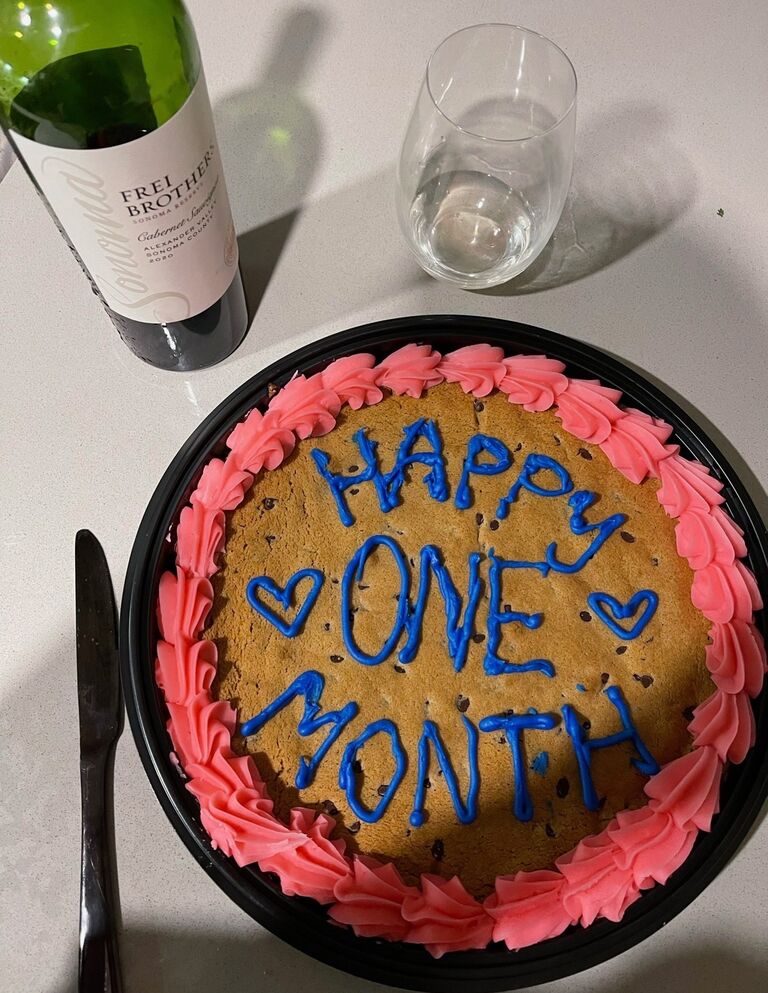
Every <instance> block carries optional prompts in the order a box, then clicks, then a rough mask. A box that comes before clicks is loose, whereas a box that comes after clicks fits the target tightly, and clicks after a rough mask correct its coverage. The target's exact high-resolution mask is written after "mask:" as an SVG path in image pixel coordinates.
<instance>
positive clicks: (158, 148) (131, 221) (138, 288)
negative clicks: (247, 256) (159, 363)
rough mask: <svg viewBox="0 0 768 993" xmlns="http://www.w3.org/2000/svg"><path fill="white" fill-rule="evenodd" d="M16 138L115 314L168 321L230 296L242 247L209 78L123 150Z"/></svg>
mask: <svg viewBox="0 0 768 993" xmlns="http://www.w3.org/2000/svg"><path fill="white" fill-rule="evenodd" d="M13 140H14V142H15V144H16V146H17V149H18V151H19V153H20V154H21V156H22V157H23V159H24V160H25V162H26V164H27V166H28V168H29V171H30V172H31V173H32V175H33V177H34V178H35V180H36V181H37V183H38V184H39V186H40V188H41V190H42V191H43V193H44V194H45V196H46V198H47V200H48V202H49V204H50V205H51V207H52V208H53V211H54V213H55V214H56V215H57V217H58V219H59V222H60V223H61V225H62V227H63V228H64V230H65V231H66V233H67V236H68V237H69V239H70V241H71V242H72V244H73V246H74V248H75V250H76V252H77V253H78V255H79V256H80V258H81V259H82V261H83V263H84V265H85V267H86V268H87V269H88V271H89V272H90V275H91V277H92V278H93V281H94V282H95V283H96V286H97V287H98V289H99V290H100V292H101V294H102V296H103V297H104V299H105V300H106V302H107V304H108V305H109V306H110V307H111V308H112V310H114V311H116V312H117V313H118V314H122V315H123V316H124V317H132V318H134V320H138V321H147V322H148V323H152V324H155V323H170V322H171V321H181V320H184V319H185V318H187V317H193V316H194V315H195V314H199V313H200V312H201V311H203V310H206V309H207V308H208V307H210V306H211V305H212V304H213V303H215V302H216V301H217V300H218V299H219V298H220V297H221V296H222V295H223V294H224V293H225V292H226V290H227V288H228V287H229V285H230V283H231V282H232V279H233V277H234V275H235V271H236V267H237V259H238V252H237V241H236V239H235V228H234V225H233V223H232V213H231V210H230V207H229V199H228V197H227V189H226V186H225V183H224V173H223V170H222V166H221V159H220V157H219V150H218V147H217V144H216V134H215V132H214V128H213V118H212V116H211V105H210V102H209V100H208V91H207V89H206V85H205V79H204V77H203V75H202V72H201V74H200V78H199V79H198V81H197V83H196V84H195V87H194V89H193V90H192V93H191V94H190V95H189V98H188V99H187V101H186V102H185V104H184V106H183V107H181V109H180V110H179V111H178V112H177V113H176V114H174V116H173V117H172V118H171V119H170V120H169V121H166V123H165V124H163V125H161V126H160V127H159V128H157V129H156V130H155V131H151V132H150V133H149V134H146V135H143V136H142V137H141V138H136V139H135V140H134V141H130V142H126V143H125V144H123V145H116V146H114V147H111V148H96V149H84V150H83V149H70V148H53V147H51V146H50V145H42V144H40V143H39V142H36V141H32V140H30V139H29V138H25V137H23V136H22V135H19V134H16V133H14V135H13Z"/></svg>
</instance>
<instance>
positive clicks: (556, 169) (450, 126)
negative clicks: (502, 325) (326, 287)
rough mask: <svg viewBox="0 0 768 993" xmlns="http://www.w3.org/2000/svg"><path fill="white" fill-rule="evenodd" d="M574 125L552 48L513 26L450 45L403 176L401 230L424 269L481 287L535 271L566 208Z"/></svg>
mask: <svg viewBox="0 0 768 993" xmlns="http://www.w3.org/2000/svg"><path fill="white" fill-rule="evenodd" d="M575 124H576V73H575V71H574V68H573V66H572V65H571V62H570V60H569V58H568V56H567V55H566V54H565V53H564V52H563V51H562V49H560V48H558V47H557V45H555V44H554V42H552V41H550V40H549V39H548V38H545V37H543V35H540V34H537V33H536V32H535V31H529V30H528V29H527V28H521V27H516V26H514V25H511V24H478V25H475V26H474V27H469V28H464V29H463V30H461V31H457V32H456V33H455V34H452V35H450V37H448V38H446V39H445V41H443V42H442V44H441V45H440V46H439V47H438V48H437V50H436V51H435V53H434V54H433V55H432V58H431V59H430V60H429V62H428V64H427V72H426V76H425V78H424V82H423V83H422V86H421V91H420V93H419V97H418V99H417V101H416V106H415V108H414V111H413V115H412V117H411V120H410V123H409V125H408V131H407V132H406V135H405V140H404V142H403V148H402V152H401V154H400V162H399V165H398V173H397V212H398V218H399V221H400V226H401V227H402V229H403V233H404V234H405V237H406V239H407V241H408V244H409V246H410V248H411V249H412V251H413V252H414V254H415V255H416V258H417V259H418V260H419V263H420V264H421V266H422V267H423V268H424V269H425V270H426V271H427V272H428V273H430V274H431V275H433V276H437V277H439V278H441V279H446V280H448V281H449V282H452V283H456V284H457V285H458V286H463V287H465V288H474V289H481V288H484V287H488V286H496V285H497V284H499V283H504V282H506V281H507V280H508V279H511V278H512V277H513V276H516V275H517V274H518V273H520V272H522V271H523V269H525V268H526V267H527V266H529V265H530V264H531V262H533V260H534V259H535V258H536V256H537V255H538V254H539V252H540V251H541V250H542V249H543V248H544V246H545V245H546V243H547V241H548V240H549V238H550V236H551V234H552V232H553V231H554V229H555V225H556V224H557V222H558V219H559V217H560V213H561V211H562V209H563V204H564V203H565V197H566V194H567V193H568V186H569V184H570V181H571V168H572V165H573V138H574V129H575Z"/></svg>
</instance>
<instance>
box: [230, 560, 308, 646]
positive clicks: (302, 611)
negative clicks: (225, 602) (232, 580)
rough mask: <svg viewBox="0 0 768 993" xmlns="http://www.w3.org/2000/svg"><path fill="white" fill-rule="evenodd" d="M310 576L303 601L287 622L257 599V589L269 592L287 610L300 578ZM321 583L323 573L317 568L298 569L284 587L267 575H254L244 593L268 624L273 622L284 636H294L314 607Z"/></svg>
mask: <svg viewBox="0 0 768 993" xmlns="http://www.w3.org/2000/svg"><path fill="white" fill-rule="evenodd" d="M306 578H310V579H311V580H312V586H311V588H310V590H309V591H308V593H307V595H306V597H305V598H304V603H302V604H301V606H300V607H299V608H298V609H297V611H296V616H295V617H294V619H293V621H292V622H291V623H290V624H289V623H287V621H285V620H283V618H281V617H279V616H278V615H277V614H276V613H275V612H274V611H273V610H272V609H271V608H270V607H268V606H267V605H266V604H265V603H262V601H261V600H260V599H259V590H264V592H265V593H269V595H270V596H272V597H274V598H275V600H276V601H277V602H278V603H279V604H280V606H281V607H282V608H283V610H289V609H290V607H291V603H292V601H293V593H294V590H295V589H296V587H297V586H298V584H299V583H300V582H301V581H302V579H306ZM322 585H323V574H322V572H320V570H319V569H299V571H298V572H295V573H294V574H293V575H292V576H291V578H290V579H289V580H288V582H287V583H286V584H285V587H284V588H283V589H281V588H280V587H279V586H278V585H277V583H276V582H275V581H274V580H273V579H270V578H269V576H255V577H254V578H253V579H252V580H251V581H250V582H249V583H248V586H247V587H246V590H245V595H246V597H247V598H248V603H250V605H251V606H252V607H253V609H254V610H255V611H257V613H259V614H261V616H262V617H264V618H265V619H266V620H268V621H269V623H270V624H274V626H275V627H276V628H277V630H278V631H279V632H280V633H281V634H284V635H285V637H286V638H295V637H296V635H297V634H298V633H299V631H300V630H301V628H302V626H303V624H304V621H305V620H306V618H307V614H308V613H309V612H310V610H311V609H312V608H313V607H314V605H315V601H316V600H317V597H318V594H319V593H320V587H321V586H322Z"/></svg>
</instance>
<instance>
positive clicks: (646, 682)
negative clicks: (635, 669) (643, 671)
mask: <svg viewBox="0 0 768 993" xmlns="http://www.w3.org/2000/svg"><path fill="white" fill-rule="evenodd" d="M632 678H633V679H635V680H637V682H638V683H640V685H641V686H642V687H643V688H644V689H646V690H647V689H648V687H649V686H653V676H638V675H637V674H636V673H635V674H634V675H633V676H632Z"/></svg>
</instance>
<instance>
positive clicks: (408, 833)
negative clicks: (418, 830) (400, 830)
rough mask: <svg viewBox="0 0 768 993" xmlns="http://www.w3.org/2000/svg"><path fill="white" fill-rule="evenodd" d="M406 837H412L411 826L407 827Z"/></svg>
mask: <svg viewBox="0 0 768 993" xmlns="http://www.w3.org/2000/svg"><path fill="white" fill-rule="evenodd" d="M405 837H406V838H410V837H411V829H410V828H406V829H405Z"/></svg>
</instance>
